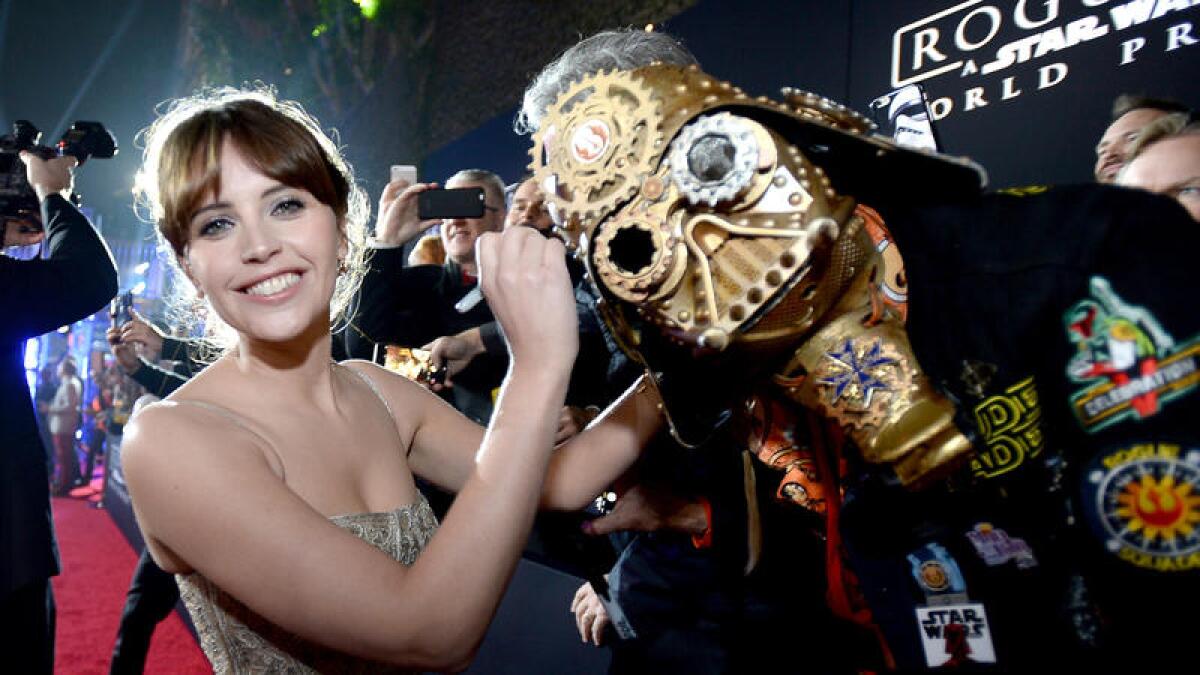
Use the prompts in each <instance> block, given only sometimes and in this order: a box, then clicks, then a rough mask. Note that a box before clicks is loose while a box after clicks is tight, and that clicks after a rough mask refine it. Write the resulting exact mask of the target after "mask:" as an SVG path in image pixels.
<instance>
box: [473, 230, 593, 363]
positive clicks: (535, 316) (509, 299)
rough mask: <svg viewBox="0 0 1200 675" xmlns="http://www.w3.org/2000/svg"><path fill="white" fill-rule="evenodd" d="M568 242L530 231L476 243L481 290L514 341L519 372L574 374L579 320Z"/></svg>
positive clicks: (482, 238)
mask: <svg viewBox="0 0 1200 675" xmlns="http://www.w3.org/2000/svg"><path fill="white" fill-rule="evenodd" d="M565 256H566V251H565V249H564V248H563V245H562V242H561V241H559V240H557V239H547V238H546V237H543V236H542V235H541V234H539V233H538V232H537V230H534V229H533V228H529V227H514V228H509V229H508V230H506V231H504V232H501V233H494V232H488V233H485V234H483V235H481V236H480V237H479V239H478V241H477V242H476V253H475V259H476V260H477V261H479V285H480V287H481V288H482V289H483V295H484V297H485V298H487V302H488V307H489V308H490V309H491V310H492V314H493V315H494V316H495V317H496V320H497V321H499V322H500V327H501V328H502V329H503V330H504V336H505V338H506V339H507V341H508V350H509V354H510V356H511V358H512V368H513V370H514V371H515V370H517V369H522V368H530V369H547V368H554V369H561V371H562V372H566V373H569V372H570V369H571V366H572V364H573V363H574V362H575V354H576V352H577V351H578V350H579V320H578V318H577V317H576V314H575V296H574V294H573V293H572V292H571V278H570V275H568V273H567V265H566V260H565Z"/></svg>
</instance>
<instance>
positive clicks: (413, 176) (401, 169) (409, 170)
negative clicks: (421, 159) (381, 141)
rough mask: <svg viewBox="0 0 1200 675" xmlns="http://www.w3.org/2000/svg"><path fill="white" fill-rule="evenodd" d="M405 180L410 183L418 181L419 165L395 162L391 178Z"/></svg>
mask: <svg viewBox="0 0 1200 675" xmlns="http://www.w3.org/2000/svg"><path fill="white" fill-rule="evenodd" d="M401 179H403V180H405V181H407V182H408V184H409V185H412V184H413V183H415V182H417V167H415V166H413V165H411V164H393V165H392V176H391V180H393V181H396V180H401Z"/></svg>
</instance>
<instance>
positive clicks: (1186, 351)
mask: <svg viewBox="0 0 1200 675" xmlns="http://www.w3.org/2000/svg"><path fill="white" fill-rule="evenodd" d="M1091 291H1092V296H1093V297H1092V298H1089V299H1087V300H1082V301H1080V302H1078V303H1076V304H1075V306H1073V307H1072V308H1071V309H1070V310H1068V311H1067V313H1066V314H1065V315H1064V323H1065V325H1066V330H1067V338H1068V339H1069V340H1071V341H1072V342H1073V343H1075V346H1076V347H1077V348H1078V353H1076V354H1075V356H1074V357H1072V358H1071V361H1070V363H1068V364H1067V376H1068V377H1069V378H1070V379H1071V380H1072V381H1073V382H1078V383H1080V384H1083V385H1085V386H1084V387H1083V388H1082V389H1079V390H1077V391H1076V392H1075V393H1074V394H1072V395H1071V407H1072V409H1073V410H1074V411H1075V416H1076V417H1077V418H1078V419H1079V423H1080V424H1081V425H1082V426H1083V428H1084V430H1086V431H1089V432H1095V431H1099V430H1100V429H1103V428H1105V427H1108V426H1111V425H1113V424H1116V423H1118V422H1121V421H1124V420H1141V419H1145V418H1147V417H1150V416H1152V415H1154V414H1156V413H1158V411H1159V410H1161V409H1162V406H1164V405H1166V404H1167V403H1168V402H1169V401H1172V400H1174V399H1176V398H1179V397H1180V396H1183V395H1184V394H1187V393H1188V392H1190V391H1191V390H1192V389H1194V388H1195V387H1196V384H1197V383H1200V338H1192V339H1190V340H1188V341H1186V342H1182V343H1176V342H1175V340H1174V339H1173V338H1172V337H1171V336H1170V335H1169V334H1168V333H1167V332H1166V331H1165V330H1163V328H1162V326H1160V325H1159V323H1158V321H1157V320H1156V319H1155V318H1154V315H1152V314H1151V313H1150V312H1149V311H1147V310H1146V309H1145V308H1144V307H1138V306H1136V305H1130V304H1126V303H1125V302H1124V301H1123V300H1121V298H1120V297H1119V296H1118V295H1117V294H1116V293H1114V292H1113V290H1112V286H1111V285H1110V284H1109V282H1108V280H1107V279H1105V278H1103V277H1098V276H1097V277H1092V280H1091Z"/></svg>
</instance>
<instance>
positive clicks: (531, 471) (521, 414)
mask: <svg viewBox="0 0 1200 675" xmlns="http://www.w3.org/2000/svg"><path fill="white" fill-rule="evenodd" d="M518 230H522V231H516V230H514V231H512V232H510V233H505V234H503V235H500V236H493V235H486V236H485V237H484V239H483V240H482V241H481V242H480V244H479V250H480V255H481V269H492V270H493V272H492V273H491V275H490V276H488V275H487V274H485V276H484V280H483V283H484V284H485V289H487V290H488V292H489V302H492V301H493V299H494V308H495V311H496V312H497V316H498V318H499V319H500V320H501V321H502V322H503V325H504V327H505V331H506V333H507V334H508V335H509V339H510V343H511V344H512V351H513V360H512V365H511V367H510V370H509V375H508V377H507V379H506V381H505V384H504V386H503V388H502V391H501V394H500V398H499V401H498V407H497V412H496V414H495V415H494V417H493V422H492V424H491V426H490V427H489V428H488V430H487V432H486V434H484V435H483V437H482V441H481V442H479V443H478V444H477V446H476V447H477V448H478V452H477V453H476V455H475V459H474V462H473V463H472V466H471V468H470V470H469V471H468V472H467V475H466V477H465V479H464V480H463V482H462V489H461V490H460V492H459V495H458V498H457V499H456V500H455V503H454V506H453V507H452V508H451V509H450V512H449V513H448V514H447V516H446V518H445V520H444V522H443V524H442V526H441V528H440V529H439V531H438V532H437V534H436V535H435V536H434V537H433V538H432V540H431V541H430V542H429V544H428V546H427V547H426V549H425V550H424V552H422V554H421V555H420V556H419V557H418V558H417V560H416V562H415V563H414V564H413V565H412V566H411V567H408V568H406V567H404V566H403V565H397V564H396V563H395V562H394V561H392V560H391V559H389V558H388V557H387V556H386V555H384V554H382V553H381V552H379V551H378V550H376V549H374V548H373V547H371V546H370V545H368V544H366V543H364V542H362V541H360V540H358V539H356V538H355V537H353V536H351V535H350V534H348V533H346V532H343V531H342V530H340V529H338V528H337V527H335V526H333V525H332V524H330V523H329V522H328V520H327V519H326V518H325V517H324V516H322V515H321V514H320V513H317V512H316V511H315V510H314V509H313V508H311V507H310V506H309V505H308V504H307V503H306V502H304V501H303V500H302V499H300V497H298V496H297V495H296V494H295V493H294V492H292V491H291V490H290V489H289V488H288V487H287V485H286V483H285V482H284V481H283V480H282V479H281V475H282V467H281V466H279V462H278V461H277V460H275V459H274V455H273V454H272V453H271V452H270V449H269V448H267V447H265V446H264V445H263V444H262V442H260V441H258V440H256V437H255V436H254V435H253V434H251V433H250V432H247V431H244V430H242V429H240V428H225V429H224V431H222V428H223V427H231V425H230V424H229V423H225V424H224V425H222V424H220V423H214V422H215V421H216V420H214V419H212V418H213V417H214V416H213V415H211V414H208V413H207V411H204V410H203V409H199V410H183V408H184V407H185V406H180V405H178V404H173V403H170V402H167V403H164V404H158V405H155V406H151V407H149V408H147V409H145V410H143V411H142V412H141V413H140V414H139V415H138V416H137V417H136V418H135V421H134V422H133V424H132V425H131V427H130V428H127V430H126V437H125V442H124V446H125V447H124V448H123V451H124V452H123V458H124V460H125V473H126V478H127V480H128V482H129V485H130V490H131V492H132V494H133V497H134V503H135V505H136V509H137V512H138V517H139V522H140V523H141V526H142V528H143V531H144V532H145V534H146V535H147V540H148V541H149V542H150V546H151V550H152V551H153V552H154V554H155V557H156V558H157V559H158V560H159V561H160V562H161V563H162V565H163V567H164V569H167V570H170V571H177V572H186V571H188V570H192V569H194V570H196V571H197V572H200V573H201V574H203V575H204V576H205V577H206V578H208V579H210V580H211V581H212V582H213V583H215V584H216V585H217V586H218V587H220V588H221V589H223V590H224V591H225V592H227V593H229V594H230V595H232V596H233V597H235V598H237V599H238V600H240V601H242V602H244V603H245V604H246V605H247V606H249V607H250V608H251V609H252V610H253V611H255V612H257V613H258V614H260V615H262V616H263V617H265V618H266V619H268V620H269V621H271V622H273V623H275V624H277V625H279V626H280V627H282V628H284V629H286V630H288V631H291V632H294V633H297V634H299V635H301V636H302V637H305V638H307V639H310V640H313V641H316V642H320V643H322V644H326V645H329V646H331V647H333V648H336V649H339V650H342V651H346V652H349V653H352V654H356V655H359V656H364V657H368V658H373V659H378V660H385V661H389V662H393V663H400V664H405V665H408V666H415V667H420V668H423V669H430V670H444V669H455V668H461V667H465V665H466V664H467V663H468V662H469V661H470V658H471V656H472V655H473V654H474V652H475V650H476V649H477V648H478V644H479V642H480V641H481V640H482V638H483V634H484V632H485V630H486V628H487V625H488V623H489V622H490V620H491V617H492V615H493V613H494V612H495V609H496V606H497V604H498V603H499V601H500V598H501V596H502V594H503V591H504V587H505V585H506V583H507V580H508V579H509V577H510V576H511V574H512V571H513V569H514V567H515V565H516V561H517V559H518V557H519V555H520V552H521V549H522V547H523V546H524V542H525V539H526V537H527V535H528V532H529V528H530V526H531V524H532V521H533V514H534V511H535V510H536V507H537V501H538V493H539V490H540V487H541V484H542V479H543V477H544V475H545V471H546V466H547V464H548V461H549V457H550V454H551V452H552V445H553V438H554V433H555V429H556V426H557V420H558V413H559V410H560V408H561V407H562V403H563V399H564V397H565V393H566V387H567V379H568V373H569V370H570V363H571V361H572V360H573V358H574V344H575V343H574V334H573V332H572V331H573V330H574V325H573V324H574V310H573V307H574V305H573V300H572V298H571V296H570V287H569V282H568V280H567V274H566V269H565V267H564V266H563V263H562V257H563V250H562V246H561V244H559V243H558V242H548V241H546V240H545V239H543V238H542V237H541V236H540V235H538V234H537V233H536V232H533V231H532V230H527V229H526V228H518ZM497 261H498V262H497ZM497 266H502V267H503V268H504V269H506V270H508V272H507V273H503V274H501V273H497V272H496V271H495V270H496V268H497ZM355 367H360V368H366V367H368V366H366V364H356V365H355ZM201 377H202V376H201ZM393 384H394V383H393ZM393 400H396V401H397V402H398V403H399V405H397V406H395V407H394V410H397V411H400V412H401V413H402V414H403V416H404V421H405V422H408V421H410V420H411V421H414V422H415V426H416V427H417V428H425V429H426V430H427V431H425V432H422V433H430V435H431V437H432V431H431V430H428V427H429V425H430V424H432V423H433V421H436V420H438V419H440V417H439V415H440V414H441V413H442V412H444V411H445V410H446V407H445V405H444V404H443V403H442V402H441V401H439V400H437V399H436V398H435V397H434V396H433V395H432V394H429V393H428V392H425V391H423V390H421V389H420V388H418V387H416V385H409V386H408V388H407V389H406V390H402V391H401V392H400V394H399V398H398V399H393ZM217 422H219V421H217ZM464 425H465V426H464ZM469 426H470V425H469V423H465V422H463V423H460V425H458V427H457V429H454V428H452V429H450V430H449V433H450V434H451V435H452V436H454V437H455V438H461V436H462V433H463V429H464V428H466V427H469ZM474 434H475V436H474V438H475V439H476V440H477V441H478V440H479V432H478V431H475V432H474ZM231 552H236V555H234V554H231Z"/></svg>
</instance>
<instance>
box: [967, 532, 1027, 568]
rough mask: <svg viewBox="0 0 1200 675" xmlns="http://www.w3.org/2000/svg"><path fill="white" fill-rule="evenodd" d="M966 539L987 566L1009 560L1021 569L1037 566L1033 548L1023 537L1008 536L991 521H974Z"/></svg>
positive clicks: (993, 565)
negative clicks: (973, 525)
mask: <svg viewBox="0 0 1200 675" xmlns="http://www.w3.org/2000/svg"><path fill="white" fill-rule="evenodd" d="M967 541H969V542H971V545H972V546H974V547H975V552H976V553H978V554H979V557H980V558H982V559H983V562H985V563H987V565H988V566H989V567H995V566H997V565H1003V564H1005V563H1007V562H1008V561H1010V560H1011V561H1013V562H1015V563H1016V564H1017V567H1018V568H1019V569H1023V570H1024V569H1029V568H1030V567H1036V566H1037V558H1035V557H1034V555H1033V549H1031V548H1030V547H1029V544H1026V543H1025V540H1024V539H1021V538H1019V537H1010V536H1008V533H1007V532H1005V531H1004V530H1002V529H1000V528H998V527H994V526H993V525H992V524H991V523H975V527H974V528H972V529H971V531H970V532H967Z"/></svg>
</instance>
